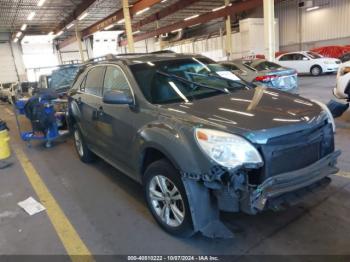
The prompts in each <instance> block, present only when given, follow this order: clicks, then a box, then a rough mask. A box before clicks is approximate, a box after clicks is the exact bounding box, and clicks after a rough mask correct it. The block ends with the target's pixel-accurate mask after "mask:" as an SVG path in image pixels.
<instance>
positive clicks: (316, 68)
mask: <svg viewBox="0 0 350 262" xmlns="http://www.w3.org/2000/svg"><path fill="white" fill-rule="evenodd" d="M310 73H311V75H313V76H320V75H322V68H321V67H320V66H318V65H315V66H313V67H311V70H310Z"/></svg>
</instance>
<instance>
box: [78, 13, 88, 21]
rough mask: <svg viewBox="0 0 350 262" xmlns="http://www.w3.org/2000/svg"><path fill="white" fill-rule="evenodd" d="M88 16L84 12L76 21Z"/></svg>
mask: <svg viewBox="0 0 350 262" xmlns="http://www.w3.org/2000/svg"><path fill="white" fill-rule="evenodd" d="M88 15H89V13H88V12H85V13H84V14H82V15H81V16H79V17H78V20H79V21H81V20H83V19H84V18H85V17H87V16H88Z"/></svg>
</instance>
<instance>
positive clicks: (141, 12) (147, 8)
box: [136, 7, 150, 15]
mask: <svg viewBox="0 0 350 262" xmlns="http://www.w3.org/2000/svg"><path fill="white" fill-rule="evenodd" d="M149 9H150V8H149V7H146V8H145V9H142V10H140V11H138V12H136V15H140V14H143V13H144V12H147V11H148V10H149Z"/></svg>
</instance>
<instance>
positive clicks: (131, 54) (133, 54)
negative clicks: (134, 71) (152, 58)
mask: <svg viewBox="0 0 350 262" xmlns="http://www.w3.org/2000/svg"><path fill="white" fill-rule="evenodd" d="M148 54H149V53H126V54H117V55H116V56H117V57H118V56H135V55H148Z"/></svg>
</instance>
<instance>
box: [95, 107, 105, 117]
mask: <svg viewBox="0 0 350 262" xmlns="http://www.w3.org/2000/svg"><path fill="white" fill-rule="evenodd" d="M103 114H104V111H103V107H102V106H100V107H99V108H98V111H97V115H98V116H103Z"/></svg>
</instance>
